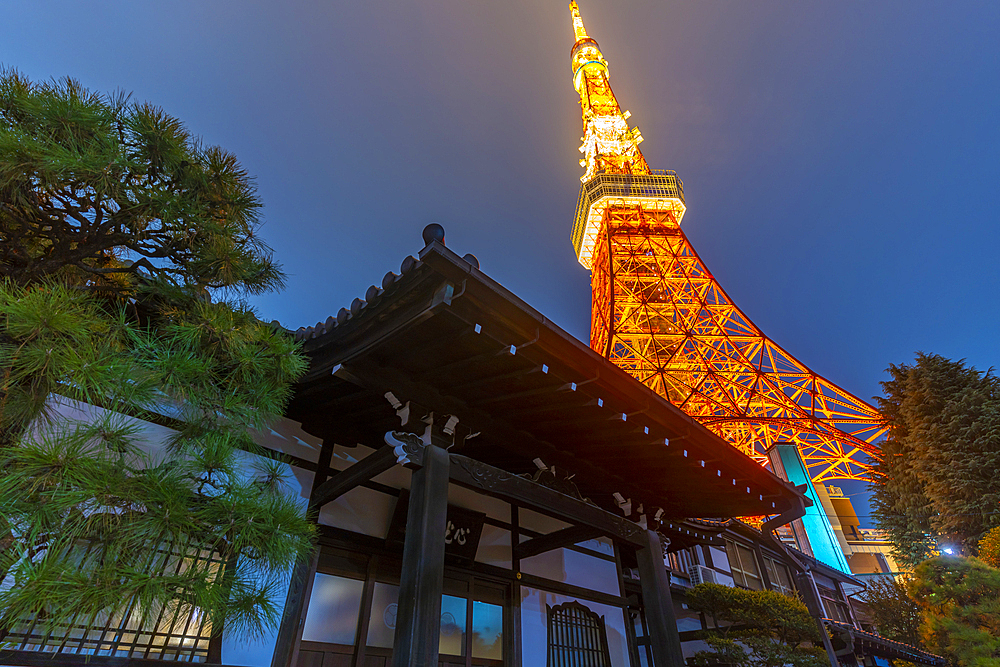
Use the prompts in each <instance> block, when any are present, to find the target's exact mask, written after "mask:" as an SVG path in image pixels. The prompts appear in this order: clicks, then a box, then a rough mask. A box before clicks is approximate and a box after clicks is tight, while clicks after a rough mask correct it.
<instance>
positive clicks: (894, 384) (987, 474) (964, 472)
mask: <svg viewBox="0 0 1000 667" xmlns="http://www.w3.org/2000/svg"><path fill="white" fill-rule="evenodd" d="M888 372H889V374H890V376H891V379H890V380H888V381H887V382H883V383H882V387H883V389H884V391H885V394H886V395H885V397H884V398H880V399H879V407H880V410H881V412H882V415H883V417H884V419H885V421H886V424H887V425H888V427H889V432H888V435H887V437H886V440H885V441H884V442H883V443H882V451H881V455H880V456H878V457H877V458H876V460H875V462H874V463H875V465H874V472H873V483H872V491H873V510H874V514H875V518H876V520H877V522H878V525H879V527H880V528H882V529H884V530H886V531H887V532H888V533H889V536H890V539H891V540H892V542H893V544H894V547H895V548H894V555H895V556H896V557H897V559H898V560H900V561H901V562H903V563H905V564H908V565H911V566H912V565H915V564H916V563H919V562H920V561H922V560H924V559H925V558H927V557H928V556H930V555H932V554H933V553H934V549H935V545H936V544H937V543H938V542H941V541H946V542H949V543H953V544H955V545H958V546H960V547H962V548H963V549H965V550H966V551H967V552H969V553H975V550H976V547H977V543H978V541H979V538H980V537H981V536H982V534H983V533H985V532H986V531H987V530H988V529H989V528H991V527H992V526H995V525H1000V478H998V477H997V475H996V470H998V469H1000V381H998V379H997V378H996V377H995V376H994V375H992V374H991V373H985V374H984V373H980V372H979V371H977V370H976V369H974V368H970V367H967V366H966V365H965V364H964V363H963V362H961V361H958V362H956V361H951V360H948V359H945V358H943V357H941V356H938V355H926V354H923V353H921V354H918V355H917V358H916V362H915V363H914V364H913V365H900V366H896V365H892V366H890V367H889V369H888Z"/></svg>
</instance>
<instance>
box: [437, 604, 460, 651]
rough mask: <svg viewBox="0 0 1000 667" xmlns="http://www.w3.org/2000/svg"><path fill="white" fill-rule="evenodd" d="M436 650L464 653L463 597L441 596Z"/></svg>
mask: <svg viewBox="0 0 1000 667" xmlns="http://www.w3.org/2000/svg"><path fill="white" fill-rule="evenodd" d="M438 652H439V653H446V654H448V655H465V598H457V597H455V596H453V595H443V596H442V597H441V636H440V639H439V641H438Z"/></svg>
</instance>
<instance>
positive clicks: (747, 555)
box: [736, 544, 760, 577]
mask: <svg viewBox="0 0 1000 667" xmlns="http://www.w3.org/2000/svg"><path fill="white" fill-rule="evenodd" d="M736 548H737V549H738V550H739V552H740V565H741V567H742V569H743V571H744V572H746V573H747V574H750V575H755V576H758V577H759V576H760V571H759V570H758V569H757V560H756V559H755V558H754V556H753V551H751V550H750V549H747V548H746V547H745V546H743V545H742V544H737V545H736Z"/></svg>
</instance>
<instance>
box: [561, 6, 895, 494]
mask: <svg viewBox="0 0 1000 667" xmlns="http://www.w3.org/2000/svg"><path fill="white" fill-rule="evenodd" d="M570 12H571V14H572V17H573V29H574V32H575V33H576V42H575V43H574V44H573V50H572V52H571V60H572V65H573V86H574V88H576V91H577V92H578V93H579V95H580V106H581V108H582V111H583V137H582V141H583V144H582V145H581V146H580V152H581V153H583V159H582V160H580V166H582V167H583V168H584V169H586V172H585V173H584V175H583V177H582V178H581V179H580V180H581V181H582V182H583V186H582V187H581V188H580V199H579V203H578V204H577V208H576V218H575V219H574V222H573V235H572V240H573V247H574V248H575V249H576V253H577V257H578V259H579V261H580V263H581V264H583V265H584V266H585V267H587V268H588V269H590V270H591V272H592V273H591V288H592V290H593V314H592V319H591V329H590V345H591V347H592V348H594V349H595V350H597V351H598V352H599V353H601V354H602V355H604V356H605V357H607V358H608V359H611V360H612V361H614V362H615V363H616V364H618V365H619V366H620V367H622V368H624V369H625V370H627V371H628V372H629V373H631V374H632V375H633V376H635V377H636V378H638V379H639V380H640V381H642V382H643V383H644V384H646V385H647V386H649V387H650V388H651V389H653V390H654V391H656V392H657V393H659V394H661V395H663V396H665V397H666V398H667V399H669V400H670V401H671V402H672V403H674V404H675V405H677V406H679V407H680V408H681V409H683V410H684V411H685V412H686V413H688V414H689V415H691V416H692V417H694V418H696V419H697V420H698V421H700V422H701V423H703V424H704V425H705V426H707V427H708V428H710V429H712V430H713V431H715V432H716V433H718V434H719V435H721V436H722V437H723V438H725V439H726V440H728V441H729V442H730V443H732V444H733V446H735V447H737V448H739V449H741V450H742V451H744V452H746V453H747V454H749V455H751V456H753V457H754V458H756V459H757V460H759V461H760V462H761V463H764V462H765V461H766V460H767V457H766V456H765V454H764V451H765V450H766V449H767V448H768V447H769V446H771V445H772V444H774V443H777V442H793V443H795V444H797V445H798V448H799V451H800V452H801V454H802V457H803V460H804V461H805V464H806V466H807V468H808V469H809V473H810V475H811V476H812V478H813V481H814V482H824V481H827V480H831V479H864V478H865V477H866V472H867V469H868V466H867V464H866V463H865V460H864V457H863V456H862V454H865V453H867V454H872V453H875V452H877V451H878V450H877V447H875V446H874V445H873V444H872V443H873V442H874V441H875V440H876V439H877V438H878V437H879V436H881V435H882V433H883V432H884V430H883V428H882V427H881V425H880V424H879V417H878V414H877V412H876V411H875V408H873V407H872V406H870V405H869V404H867V403H865V402H864V401H862V400H860V399H859V398H857V397H855V396H853V395H851V394H850V393H849V392H847V391H844V390H843V389H841V388H840V387H838V386H836V385H835V384H833V383H832V382H830V381H828V380H826V379H824V378H823V377H820V376H819V375H817V374H816V373H814V372H812V371H811V370H809V368H807V367H806V366H805V365H804V364H803V363H801V362H800V361H798V360H797V359H795V358H794V357H793V356H792V355H790V354H788V353H787V352H785V351H784V350H783V349H781V348H780V347H778V346H777V345H776V344H775V343H774V342H773V341H772V340H771V339H769V338H768V337H767V336H765V335H764V334H763V332H761V330H760V329H759V328H758V327H757V326H756V325H754V323H753V322H751V321H750V319H749V318H748V317H747V316H746V315H744V314H743V312H742V311H740V309H739V308H737V307H736V305H735V304H734V303H733V301H732V299H730V298H729V296H728V295H727V294H726V293H725V291H724V290H723V289H722V287H721V286H720V285H719V284H718V283H717V282H716V281H715V278H713V277H712V274H711V273H710V272H709V271H708V269H707V268H705V264H704V262H702V261H701V259H700V258H699V257H698V253H696V252H695V251H694V248H692V247H691V243H690V242H689V241H688V240H687V237H686V236H685V235H684V232H683V231H681V227H680V224H681V219H682V218H683V217H684V211H685V204H684V187H683V183H681V181H679V180H678V179H677V174H676V173H675V172H673V171H659V170H652V169H650V168H649V165H647V164H646V159H645V158H644V157H643V155H642V152H641V151H640V150H639V143H640V142H641V141H642V135H641V134H640V133H639V131H638V130H637V129H632V128H629V126H628V122H627V121H628V118H629V112H628V111H625V112H622V110H621V108H620V107H619V106H618V101H617V100H616V99H615V95H614V92H612V90H611V85H610V82H609V72H608V63H607V61H606V60H605V59H604V56H603V54H602V53H601V50H600V48H599V47H598V45H597V42H596V41H594V39H593V38H591V37H589V36H588V35H587V31H586V29H585V28H584V26H583V19H581V18H580V10H579V8H578V7H577V5H576V2H571V3H570Z"/></svg>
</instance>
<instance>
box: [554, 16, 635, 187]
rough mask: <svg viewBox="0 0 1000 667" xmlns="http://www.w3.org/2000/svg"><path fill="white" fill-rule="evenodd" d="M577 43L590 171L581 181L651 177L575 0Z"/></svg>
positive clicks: (577, 80)
mask: <svg viewBox="0 0 1000 667" xmlns="http://www.w3.org/2000/svg"><path fill="white" fill-rule="evenodd" d="M569 10H570V14H571V16H572V17H573V32H574V33H575V34H576V43H574V44H573V50H572V51H571V53H570V60H571V62H572V66H573V87H574V88H576V92H577V93H579V95H580V107H581V110H582V112H583V137H582V141H583V144H582V145H581V146H580V152H581V153H583V155H584V158H583V159H582V160H580V166H582V167H584V168H585V169H586V172H585V173H584V175H583V176H582V177H581V178H580V180H581V181H583V182H584V183H586V182H587V181H589V180H590V179H592V178H593V177H594V176H596V175H597V174H599V173H607V174H648V173H649V165H647V164H646V158H644V157H643V155H642V152H641V151H640V150H639V143H640V142H642V135H641V134H640V133H639V130H638V129H630V128H629V126H628V122H627V121H628V117H629V112H628V111H626V112H624V113H623V112H622V110H621V108H619V106H618V100H617V99H615V94H614V92H613V91H612V90H611V84H610V83H609V79H610V72H609V71H608V63H607V61H606V60H605V59H604V55H603V54H602V53H601V49H600V47H599V46H598V45H597V42H596V41H595V40H594V39H593V38H592V37H590V36H588V35H587V29H586V28H585V27H584V25H583V18H582V17H581V16H580V7H579V6H578V5H577V4H576V2H575V0H574V1H573V2H570V3H569Z"/></svg>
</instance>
